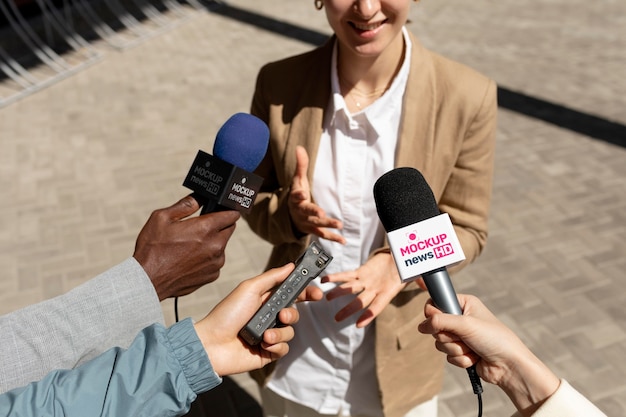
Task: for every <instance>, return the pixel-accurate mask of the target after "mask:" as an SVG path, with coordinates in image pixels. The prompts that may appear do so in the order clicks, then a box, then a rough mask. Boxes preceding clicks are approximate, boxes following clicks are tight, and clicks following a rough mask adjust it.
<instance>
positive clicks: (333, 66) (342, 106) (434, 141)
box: [246, 0, 497, 417]
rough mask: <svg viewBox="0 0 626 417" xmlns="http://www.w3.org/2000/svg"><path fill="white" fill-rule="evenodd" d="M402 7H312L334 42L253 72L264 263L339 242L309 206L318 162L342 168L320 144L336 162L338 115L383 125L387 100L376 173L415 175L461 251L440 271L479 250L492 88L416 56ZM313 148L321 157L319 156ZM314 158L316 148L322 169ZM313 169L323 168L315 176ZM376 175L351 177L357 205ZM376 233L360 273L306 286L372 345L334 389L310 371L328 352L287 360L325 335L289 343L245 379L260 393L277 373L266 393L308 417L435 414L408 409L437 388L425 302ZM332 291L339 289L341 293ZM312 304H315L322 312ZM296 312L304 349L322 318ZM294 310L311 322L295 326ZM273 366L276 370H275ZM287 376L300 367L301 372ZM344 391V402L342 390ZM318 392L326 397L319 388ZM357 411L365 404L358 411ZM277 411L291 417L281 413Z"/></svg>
mask: <svg viewBox="0 0 626 417" xmlns="http://www.w3.org/2000/svg"><path fill="white" fill-rule="evenodd" d="M410 5H411V2H410V0H386V1H385V0H380V1H377V0H357V1H348V0H324V1H323V3H322V1H320V0H317V1H316V6H317V7H319V8H322V7H324V8H325V9H326V14H327V18H328V20H329V23H330V25H331V26H332V27H333V30H334V32H335V35H334V36H332V37H331V38H330V39H329V40H328V41H327V42H326V43H325V44H324V45H322V46H321V47H319V48H316V49H314V50H312V51H310V52H307V53H304V54H301V55H298V56H294V57H290V58H287V59H284V60H281V61H278V62H273V63H269V64H267V65H265V66H264V67H263V68H262V69H261V70H260V72H259V74H258V78H257V84H256V90H255V93H254V97H253V102H252V108H251V113H252V114H254V115H256V116H258V117H259V118H261V119H262V120H264V121H265V122H266V123H267V124H268V126H269V128H270V132H271V133H270V144H269V149H268V152H267V154H266V156H265V159H264V160H263V162H262V163H261V164H260V166H259V167H258V169H257V171H256V173H257V174H258V175H260V176H261V177H263V178H264V182H263V186H262V190H261V192H260V193H259V195H258V197H257V199H256V202H255V205H254V208H253V210H252V211H251V213H250V214H249V215H247V216H246V220H247V221H248V223H249V225H250V226H251V228H252V229H253V230H254V231H255V232H256V233H257V234H258V235H259V236H261V237H262V238H263V239H265V240H267V241H268V242H270V243H271V244H273V245H274V248H273V251H272V254H271V256H270V259H269V260H268V264H267V268H270V267H274V266H279V265H282V264H285V263H287V262H292V261H293V260H295V259H296V258H297V257H298V256H299V255H300V254H301V253H302V252H303V251H304V249H305V248H306V246H307V245H308V243H309V242H310V241H311V239H316V240H318V241H319V242H321V243H322V244H323V245H324V244H326V245H327V246H328V247H329V248H331V254H332V255H334V253H333V250H332V248H333V247H334V248H335V249H336V248H337V247H338V246H337V245H340V244H341V245H343V244H345V243H346V239H348V240H349V238H346V236H344V235H345V234H346V233H345V232H346V223H345V222H346V219H345V217H344V214H345V213H344V212H341V211H337V210H332V209H331V212H330V213H328V214H327V212H325V210H326V207H320V206H318V205H317V201H319V200H320V199H321V200H322V201H328V198H329V197H328V196H327V195H318V194H316V186H318V185H319V182H321V180H320V178H319V177H316V175H322V176H326V175H328V176H330V177H332V175H331V174H330V173H329V172H328V170H327V167H330V171H333V170H336V171H341V167H337V166H334V168H333V166H332V164H333V162H332V161H329V159H333V158H327V156H328V155H329V153H328V152H329V151H328V149H331V151H330V152H331V156H336V155H333V154H332V149H334V148H333V147H332V146H333V145H332V143H334V142H333V141H336V140H338V137H342V140H346V138H345V137H343V136H348V139H347V140H350V138H349V136H350V134H351V133H350V132H352V131H351V130H349V129H344V130H343V131H341V132H339V130H340V129H338V128H337V126H336V123H338V120H339V119H342V120H343V119H345V120H347V121H349V123H354V124H355V125H359V126H370V127H371V126H372V124H371V123H370V122H372V123H373V126H376V123H378V124H379V125H380V123H382V124H385V123H387V122H388V120H387V119H386V117H387V115H388V112H389V111H390V110H389V109H392V108H395V107H394V106H396V105H397V109H398V110H397V111H394V112H393V115H392V116H391V117H390V118H391V119H392V120H393V119H394V118H395V120H396V124H395V125H394V124H393V122H391V123H390V124H389V123H387V125H386V126H387V127H386V129H387V130H386V131H385V129H383V132H385V134H387V135H388V136H389V132H391V136H393V137H392V138H391V139H390V140H391V142H389V143H391V144H392V145H389V146H387V145H386V146H384V147H382V148H380V149H379V150H378V151H377V152H378V153H379V154H388V155H387V157H390V158H391V161H392V162H391V165H390V166H387V167H386V168H385V169H387V170H388V169H391V168H393V167H401V166H409V167H414V168H416V169H418V170H419V171H420V172H422V174H423V175H424V177H425V179H426V180H427V181H428V183H429V185H430V186H431V188H432V190H433V192H434V195H435V198H436V199H437V202H438V205H439V208H440V210H441V211H442V212H447V213H448V214H449V215H450V217H451V219H452V222H453V224H454V226H455V230H456V233H457V235H458V237H459V240H460V242H461V245H462V247H463V250H464V253H465V256H466V260H465V261H464V262H463V263H461V264H460V265H458V266H456V267H454V268H452V269H451V270H452V272H455V271H457V270H459V269H461V268H462V267H464V266H465V265H467V264H469V263H471V262H472V261H473V260H474V259H476V257H477V256H478V255H479V254H480V252H481V250H482V248H483V247H484V245H485V242H486V239H487V218H488V211H489V205H490V199H491V189H492V175H493V159H494V151H495V131H496V113H497V103H496V85H495V83H494V82H493V81H492V80H490V79H488V78H487V77H485V76H483V75H481V74H479V73H477V72H476V71H474V70H472V69H470V68H468V67H466V66H464V65H462V64H459V63H456V62H453V61H451V60H449V59H446V58H444V57H442V56H440V55H437V54H436V53H433V52H431V51H429V50H427V49H425V48H424V47H423V46H422V45H421V44H420V43H419V41H418V40H417V39H416V38H415V37H414V36H413V35H412V34H411V33H409V32H408V31H407V30H406V29H405V28H404V24H405V23H406V18H407V15H408V10H409V8H410ZM381 103H382V104H381ZM338 111H341V112H343V113H341V112H339V113H338ZM368 117H369V119H368ZM346 123H348V122H346ZM350 126H352V125H350ZM346 130H347V131H348V133H346ZM365 131H366V132H369V133H368V136H369V137H368V138H367V140H368V141H371V142H368V143H375V142H376V141H379V140H382V139H381V137H382V136H384V135H378V136H380V137H378V136H377V135H376V131H375V129H374V130H372V129H365ZM373 131H374V133H372V132H373ZM396 133H397V134H396ZM384 139H385V140H387V139H388V138H384ZM329 140H330V142H329ZM329 143H331V145H329ZM329 146H330V147H329ZM320 147H322V148H323V149H326V150H325V151H320ZM324 147H325V148H324ZM301 148H304V150H306V152H303V149H301ZM297 149H299V150H298V151H297ZM319 152H324V153H323V155H324V157H323V159H322V160H321V161H320V160H318V159H319V158H318V153H319ZM367 152H369V150H368V151H367ZM373 152H376V151H373ZM343 157H344V158H345V157H347V158H351V157H352V156H351V155H347V156H346V155H344V156H343ZM355 157H356V156H355ZM368 158H369V157H368ZM320 164H323V167H324V170H322V171H317V172H318V174H316V175H314V173H316V167H317V168H319V167H320V166H321V165H320ZM368 166H369V165H368ZM382 168H384V167H380V166H379V167H378V168H377V169H379V170H380V169H382ZM320 172H321V174H320ZM382 173H384V170H383V171H381V172H380V173H372V172H369V171H367V172H364V175H363V176H362V179H361V182H362V184H361V185H362V186H363V189H364V190H370V195H369V197H368V196H367V195H366V194H367V193H366V192H365V191H364V192H363V193H364V194H363V200H364V201H365V204H369V205H370V208H371V204H373V194H372V192H371V190H372V187H373V185H374V181H373V179H375V176H376V175H378V174H382ZM333 175H343V174H341V172H339V173H338V174H337V173H334V174H333ZM316 178H317V179H318V183H317V184H316V183H315V180H316ZM331 186H332V184H331ZM338 187H339V186H338ZM339 188H340V187H339ZM331 191H333V192H334V190H331ZM337 193H338V196H335V197H330V198H331V199H332V198H335V200H340V199H341V198H342V197H341V191H337ZM339 203H340V204H342V205H343V204H349V202H346V201H340V202H339ZM299 210H301V211H299ZM370 213H371V210H370ZM377 220H378V219H375V221H377ZM372 224H374V223H372ZM381 227H382V226H380V224H378V225H375V226H373V227H372V229H376V230H377V231H375V230H372V233H374V232H376V233H378V235H377V236H379V237H378V238H377V239H375V240H374V243H375V246H373V247H371V248H368V250H369V249H371V250H369V253H368V254H367V255H366V256H365V257H364V259H361V260H360V262H361V264H362V267H359V266H358V265H357V267H355V268H354V270H351V271H334V272H331V273H330V274H329V276H328V277H326V278H324V280H323V282H326V284H323V283H320V282H319V281H318V282H316V285H322V286H323V285H327V286H328V285H330V284H332V285H337V287H336V288H335V289H330V290H328V289H327V287H325V288H326V289H327V298H329V299H335V301H337V300H341V299H343V300H344V305H347V306H348V307H347V309H344V310H341V311H339V312H337V311H336V310H335V311H334V312H333V314H336V313H338V314H337V315H336V316H335V320H337V321H344V320H346V318H347V317H348V316H351V317H357V318H356V321H355V322H354V324H352V323H351V324H350V325H349V326H352V327H351V328H360V329H370V333H369V334H371V339H370V340H371V342H368V341H367V340H368V339H367V337H366V336H364V337H365V339H364V340H365V341H364V342H362V343H364V344H367V343H371V345H372V346H371V347H369V348H368V347H367V346H366V348H365V349H366V350H365V352H367V353H366V354H364V356H362V355H361V354H359V355H356V354H355V355H356V356H355V355H353V357H351V358H350V360H353V361H354V362H352V363H350V365H349V366H347V368H348V372H350V373H352V374H351V376H349V377H348V380H347V381H344V382H342V383H338V384H339V386H342V387H343V388H341V389H339V390H338V393H337V392H335V391H332V389H333V387H330V388H329V387H327V385H334V383H326V382H324V381H328V379H324V376H323V375H321V374H320V375H317V374H319V373H323V372H325V371H323V369H329V370H330V372H333V369H335V368H337V367H339V366H340V365H336V364H335V363H334V361H332V360H331V361H328V360H327V359H328V356H329V355H332V353H329V352H331V351H332V349H331V350H330V351H329V352H325V353H323V354H321V355H320V356H319V357H315V358H313V361H312V362H309V365H308V366H309V368H311V369H312V370H313V371H314V372H311V373H303V372H302V369H303V368H301V367H299V365H298V364H297V363H295V362H293V361H299V360H301V358H303V357H305V358H308V357H309V356H308V355H311V354H313V355H317V354H318V350H319V349H320V348H324V346H328V343H331V344H332V343H334V342H332V341H333V338H332V335H331V337H330V338H329V339H328V340H326V335H324V334H322V335H321V336H320V337H322V338H323V339H324V340H323V341H322V342H320V343H319V345H318V344H317V343H314V344H313V346H304V343H301V345H298V344H297V342H296V343H295V344H294V345H292V350H291V351H290V353H289V354H288V355H287V356H286V357H285V358H284V359H281V361H279V362H278V364H277V365H276V366H277V369H278V370H279V371H280V372H274V373H273V371H274V370H275V367H274V366H270V367H266V368H264V369H263V370H261V371H260V372H257V373H254V374H253V377H254V378H255V379H256V380H257V381H258V382H259V384H260V385H261V386H265V384H267V382H268V381H269V380H270V379H272V380H274V379H276V380H277V381H278V382H277V385H276V387H278V388H276V387H274V388H272V387H270V388H272V390H274V391H275V394H276V392H278V394H279V395H278V397H284V398H286V399H287V400H289V401H291V402H293V403H296V404H301V405H303V406H305V407H306V409H307V410H309V409H312V410H313V411H314V412H317V413H318V414H317V415H327V414H331V415H342V416H343V415H362V416H373V417H380V416H385V417H402V416H413V415H436V406H435V408H434V410H435V411H434V412H431V414H428V413H426V414H407V413H409V412H412V410H413V409H415V407H416V406H418V405H420V404H421V403H425V402H429V401H432V400H433V398H436V395H437V394H438V392H439V391H440V390H441V385H442V380H443V361H442V357H441V356H440V355H439V354H438V353H437V352H436V350H435V349H434V348H433V346H432V342H431V341H430V340H429V338H428V337H425V336H424V335H420V334H419V333H418V332H417V331H416V328H417V325H418V324H419V323H420V322H421V321H423V320H424V315H423V308H422V307H423V305H424V303H425V301H426V300H427V299H428V294H427V293H426V292H425V291H423V290H422V289H421V287H420V286H418V285H416V284H415V283H410V284H401V282H400V280H399V278H398V274H397V271H396V269H395V266H394V264H393V260H392V258H391V255H390V253H389V251H388V248H387V247H386V241H385V239H384V230H383V235H382V237H380V230H381ZM357 243H358V242H357ZM333 245H335V246H333ZM336 261H337V262H340V261H338V260H337V259H335V260H333V262H331V266H332V265H333V264H334V263H335V262H336ZM357 261H359V260H357ZM374 267H375V268H374ZM329 268H330V266H329ZM372 271H375V272H372ZM383 282H384V285H383V284H381V283H383ZM345 294H352V295H349V296H348V297H342V295H345ZM348 298H349V299H348ZM325 302H326V300H323V301H319V302H318V303H325ZM308 304H312V303H308ZM322 305H323V304H319V305H317V306H316V307H315V308H325V307H321V306H322ZM299 310H300V313H301V317H303V318H304V320H302V319H301V322H300V323H299V324H298V326H296V339H297V338H298V337H299V336H300V337H304V339H303V340H304V341H306V343H307V344H308V343H310V342H311V341H312V340H313V341H315V339H311V338H312V337H313V338H314V337H316V336H314V335H313V336H312V330H315V328H316V327H317V326H318V325H320V326H322V325H324V326H325V325H326V324H328V323H327V322H329V321H332V320H326V321H325V322H323V323H322V319H321V316H320V315H319V310H318V313H314V312H310V311H309V310H308V308H307V307H306V305H305V306H299ZM354 313H358V314H354ZM307 315H311V316H315V317H310V320H309V321H307V319H306V316H307ZM307 323H309V324H307ZM300 326H302V327H300ZM318 331H320V330H319V329H318ZM322 331H324V330H322ZM341 331H343V328H342V330H341ZM359 340H361V339H359ZM348 344H349V343H348ZM293 346H295V347H293ZM368 349H369V350H368ZM357 356H358V359H357ZM307 360H308V359H307ZM290 361H291V362H290ZM294 363H295V364H294ZM281 364H287V365H284V366H283V368H281ZM323 365H328V366H327V367H326V366H323ZM305 366H306V365H305ZM368 366H371V367H372V373H371V375H372V378H370V379H371V380H370V379H366V380H364V379H363V378H362V377H363V375H364V374H363V373H356V374H354V372H355V371H359V372H360V370H361V369H362V368H363V369H365V368H367V367H368ZM294 369H296V370H298V369H299V370H300V371H299V372H300V374H301V375H300V376H298V375H297V374H298V372H296V371H294ZM304 369H306V367H305V368H304ZM294 372H295V374H294ZM364 372H365V371H364ZM290 373H291V374H292V375H291V376H290V377H289V374H290ZM365 374H367V373H366V372H365ZM286 375H287V377H289V378H291V379H288V380H287V382H285V381H283V382H282V385H281V382H280V381H279V379H280V378H285V376H286ZM318 377H319V378H318ZM329 380H332V378H331V379H329ZM341 384H343V385H341ZM353 384H356V388H357V389H354V386H353ZM307 385H308V387H307ZM295 386H297V388H296V387H295ZM346 386H347V388H346ZM281 387H282V388H281ZM300 388H302V389H300ZM344 388H346V389H347V390H348V392H349V394H345V390H344V391H342V389H344ZM327 389H330V392H325V391H324V390H327ZM351 389H352V391H350V390H351ZM307 390H309V391H307ZM308 392H311V394H309V393H308ZM344 394H345V397H344V398H338V399H337V400H338V401H339V404H340V405H339V406H336V405H331V406H328V405H327V404H326V403H324V404H322V400H321V399H323V398H326V397H327V396H330V397H333V396H339V397H341V396H342V395H344ZM263 398H264V401H265V398H266V397H265V396H264V397H263ZM316 398H319V399H320V400H319V401H318V400H317V399H316ZM363 404H374V405H370V406H368V408H367V409H366V410H365V411H364V410H363V407H364V406H363ZM337 407H339V408H338V409H337ZM418 408H419V407H418ZM430 409H432V408H430ZM329 410H331V411H329ZM346 410H349V412H348V411H346ZM299 413H301V412H299ZM278 414H281V415H290V416H291V415H292V414H289V413H288V412H285V413H283V412H282V411H281V412H280V413H278ZM269 415H275V414H273V412H270V413H269ZM311 415H316V414H311Z"/></svg>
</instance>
